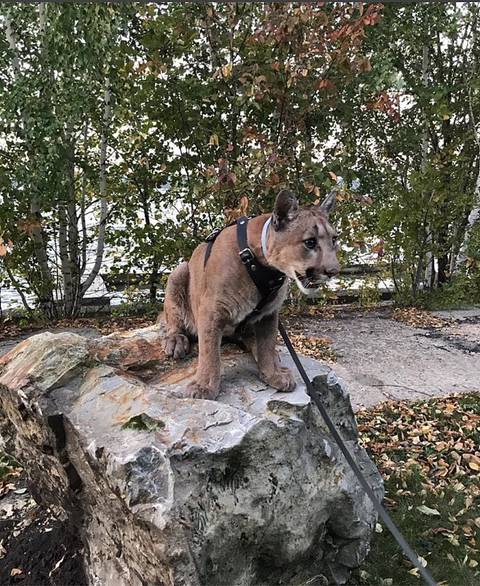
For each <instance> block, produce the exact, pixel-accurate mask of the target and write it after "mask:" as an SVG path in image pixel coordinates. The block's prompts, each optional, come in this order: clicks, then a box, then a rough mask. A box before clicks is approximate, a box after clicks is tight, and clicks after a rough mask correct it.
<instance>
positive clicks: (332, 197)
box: [320, 191, 337, 216]
mask: <svg viewBox="0 0 480 586" xmlns="http://www.w3.org/2000/svg"><path fill="white" fill-rule="evenodd" d="M336 199H337V192H336V191H331V192H330V193H329V194H328V195H327V197H326V198H325V199H324V200H323V202H322V203H321V204H320V210H321V211H322V212H323V213H324V214H326V215H327V216H328V214H329V213H330V212H331V211H332V210H333V209H334V207H335V202H336Z"/></svg>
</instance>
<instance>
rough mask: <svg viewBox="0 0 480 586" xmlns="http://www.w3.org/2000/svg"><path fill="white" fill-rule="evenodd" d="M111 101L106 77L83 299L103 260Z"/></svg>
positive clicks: (82, 287)
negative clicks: (96, 201) (96, 207)
mask: <svg viewBox="0 0 480 586" xmlns="http://www.w3.org/2000/svg"><path fill="white" fill-rule="evenodd" d="M111 99H112V88H111V86H110V79H109V78H108V76H107V77H106V78H105V92H104V102H103V103H104V109H103V128H102V138H101V142H100V181H99V183H100V197H101V199H100V223H99V226H98V236H97V252H96V256H95V263H94V265H93V268H92V270H91V271H90V274H89V275H88V277H87V278H86V280H85V281H84V282H83V284H82V286H81V295H80V297H81V298H83V296H84V295H85V293H86V292H87V291H88V288H89V287H90V285H91V284H92V283H93V281H94V279H95V277H96V276H97V275H98V273H99V271H100V267H101V266H102V260H103V252H104V249H105V231H106V223H107V214H108V204H107V199H106V195H107V134H108V127H109V124H110V119H111V111H112V109H111Z"/></svg>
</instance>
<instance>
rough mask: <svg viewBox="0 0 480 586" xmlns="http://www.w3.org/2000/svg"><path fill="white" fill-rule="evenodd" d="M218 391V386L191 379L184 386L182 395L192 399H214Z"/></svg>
mask: <svg viewBox="0 0 480 586" xmlns="http://www.w3.org/2000/svg"><path fill="white" fill-rule="evenodd" d="M219 392H220V389H219V388H211V387H209V386H204V385H201V384H200V383H198V382H197V381H195V380H193V381H192V382H191V383H189V384H188V385H187V386H186V387H185V391H184V393H183V395H184V396H185V397H190V398H192V399H210V400H212V401H213V400H215V399H216V398H217V397H218V393H219Z"/></svg>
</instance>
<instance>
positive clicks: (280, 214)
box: [272, 189, 298, 230]
mask: <svg viewBox="0 0 480 586" xmlns="http://www.w3.org/2000/svg"><path fill="white" fill-rule="evenodd" d="M297 216H298V201H297V198H296V197H295V195H294V194H293V193H292V192H291V191H289V190H288V189H282V191H280V193H279V194H278V195H277V199H276V201H275V207H274V208H273V214H272V224H273V227H274V229H275V230H282V229H283V228H285V226H286V225H287V224H288V222H291V221H292V220H294V219H295V218H296V217H297Z"/></svg>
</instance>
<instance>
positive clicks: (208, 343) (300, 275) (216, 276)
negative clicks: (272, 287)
mask: <svg viewBox="0 0 480 586" xmlns="http://www.w3.org/2000/svg"><path fill="white" fill-rule="evenodd" d="M333 201H334V198H333V197H331V196H330V197H329V198H327V200H326V201H325V202H324V203H323V204H322V205H321V206H309V207H305V208H299V207H298V202H297V200H296V198H295V196H294V195H293V194H292V193H291V192H290V191H288V190H283V191H281V192H280V193H279V194H278V196H277V200H276V203H275V208H274V210H273V213H272V214H271V216H272V221H271V226H270V229H269V234H268V240H267V250H266V257H265V256H264V254H263V251H262V246H261V233H262V228H263V225H264V224H265V222H266V221H267V220H268V218H269V217H270V214H264V215H262V216H258V217H256V218H253V219H252V220H250V221H249V223H248V242H249V246H250V249H251V250H252V251H253V253H254V254H255V256H256V257H257V259H258V260H259V261H260V262H261V263H264V264H266V265H270V266H272V267H274V268H276V269H278V270H279V271H281V272H283V273H285V274H286V275H287V276H288V277H289V278H291V279H293V280H295V281H296V282H297V285H298V286H299V287H300V289H301V290H302V291H303V292H306V293H310V292H313V291H315V290H316V288H318V287H319V286H320V282H321V281H323V280H325V279H326V278H328V277H329V276H332V275H333V274H336V273H338V271H339V264H338V260H337V255H336V250H337V247H336V244H335V238H336V237H335V232H334V230H333V228H332V227H331V225H330V224H329V222H328V219H327V218H328V212H329V210H330V208H331V207H332V205H333ZM306 241H309V242H307V243H306ZM313 241H314V242H315V246H314V248H308V247H307V245H308V246H311V245H312V242H313ZM206 247H207V244H206V243H202V244H200V245H199V246H198V247H197V248H196V249H195V250H194V252H193V254H192V257H191V259H190V260H189V261H188V262H183V263H181V264H180V265H179V266H178V267H177V268H176V269H175V270H174V271H173V272H172V274H171V275H170V277H169V279H168V283H167V288H166V294H165V311H164V318H165V321H166V326H167V337H166V340H165V352H166V353H167V355H169V356H173V357H174V358H176V359H178V358H182V357H183V356H185V354H187V353H188V352H189V349H190V338H191V337H195V336H196V337H198V343H199V357H198V367H197V372H196V375H195V379H194V381H193V382H192V383H190V385H189V386H188V388H187V389H186V392H185V394H186V396H190V397H197V398H208V399H214V398H216V396H217V395H218V392H219V388H220V344H221V340H222V336H229V335H233V334H235V333H238V330H237V328H238V326H239V324H241V323H242V322H243V321H244V320H245V318H247V317H248V316H249V315H250V314H251V313H252V311H253V310H254V309H255V307H256V306H257V304H258V303H259V301H260V294H259V292H258V290H257V288H256V287H255V285H254V283H253V281H252V280H251V279H250V276H249V274H248V272H247V270H246V268H245V266H244V265H243V264H242V262H241V260H240V258H239V254H238V252H239V251H238V245H237V236H236V226H231V227H229V228H225V229H224V230H223V231H222V232H221V233H220V235H219V236H218V237H217V239H216V240H215V243H214V245H213V248H212V251H211V255H210V258H209V260H208V262H207V264H206V266H204V259H205V250H206ZM287 287H288V279H286V280H285V283H284V285H283V286H282V288H281V289H280V291H279V292H278V294H277V296H276V298H275V299H274V300H273V301H272V302H271V303H269V304H268V305H267V306H265V307H264V308H263V310H262V311H261V313H260V314H259V315H256V316H255V317H254V318H252V319H250V320H247V327H246V328H242V330H243V340H244V342H245V344H246V345H247V346H248V347H249V348H250V349H251V351H252V354H253V356H254V358H255V360H256V362H257V365H258V371H259V376H260V379H261V380H262V381H264V382H265V383H267V384H269V385H271V386H272V387H274V388H276V389H278V390H279V391H291V390H293V389H294V387H295V382H294V378H293V376H292V374H291V372H290V371H289V370H288V369H287V368H282V367H281V366H280V360H279V358H278V355H277V351H276V349H275V342H276V337H277V324H278V312H279V309H280V307H281V305H282V303H283V301H284V299H285V296H286V294H287Z"/></svg>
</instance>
